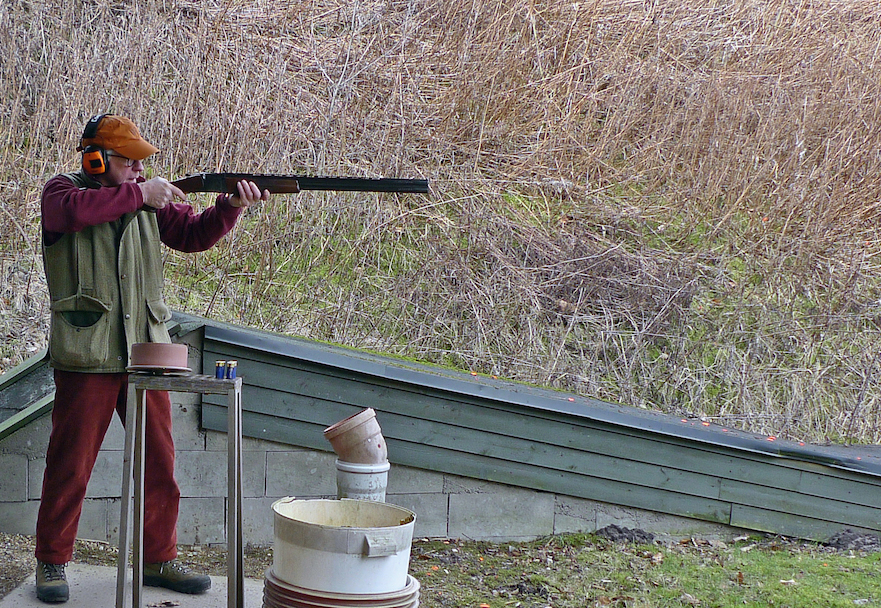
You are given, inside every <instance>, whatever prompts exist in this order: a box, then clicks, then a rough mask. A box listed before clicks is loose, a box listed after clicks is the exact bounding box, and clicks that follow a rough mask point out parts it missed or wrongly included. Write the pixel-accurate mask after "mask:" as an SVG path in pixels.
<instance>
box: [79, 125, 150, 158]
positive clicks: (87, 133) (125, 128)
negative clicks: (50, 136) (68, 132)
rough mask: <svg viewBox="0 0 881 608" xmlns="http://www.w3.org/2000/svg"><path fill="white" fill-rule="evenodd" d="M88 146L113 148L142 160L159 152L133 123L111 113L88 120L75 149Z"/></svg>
mask: <svg viewBox="0 0 881 608" xmlns="http://www.w3.org/2000/svg"><path fill="white" fill-rule="evenodd" d="M88 146H98V147H99V148H103V149H105V150H113V151H114V152H116V153H117V154H121V155H122V156H125V157H126V158H130V159H132V160H144V159H145V158H147V157H148V156H151V155H153V154H156V153H157V152H159V148H157V147H155V146H153V145H152V144H150V143H148V142H147V141H146V140H145V139H144V138H143V137H141V133H140V132H139V131H138V127H136V126H135V123H133V122H132V121H131V120H129V119H128V118H126V117H124V116H115V115H113V114H99V115H98V116H93V117H92V118H91V119H90V120H89V122H88V123H87V124H86V128H85V130H84V131H83V139H82V142H81V143H80V145H79V146H78V147H77V150H78V151H82V150H84V149H85V148H87V147H88Z"/></svg>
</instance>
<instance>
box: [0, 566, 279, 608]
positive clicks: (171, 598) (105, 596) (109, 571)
mask: <svg viewBox="0 0 881 608" xmlns="http://www.w3.org/2000/svg"><path fill="white" fill-rule="evenodd" d="M66 572H67V581H68V584H69V585H70V600H69V601H68V602H67V603H64V604H44V603H43V602H41V601H40V600H38V599H37V590H36V587H35V582H34V581H35V576H34V575H33V574H32V575H31V576H30V578H28V579H27V580H26V581H25V582H24V583H23V584H22V585H21V586H20V587H18V588H17V589H16V590H15V591H13V592H12V593H10V594H9V595H7V596H6V597H4V598H3V599H0V608H32V607H34V608H35V607H39V608H46V607H47V606H53V605H54V606H63V607H64V608H113V606H115V605H116V568H115V567H114V568H110V567H107V566H89V565H85V564H70V565H68V566H67V570H66ZM226 588H227V587H226V577H221V576H212V577H211V589H209V590H208V592H207V593H205V594H204V595H186V594H184V593H175V592H174V591H168V590H167V589H160V588H156V587H144V595H143V598H144V608H160V607H161V608H166V607H178V606H179V607H180V608H224V607H226V606H227V605H228V603H227V596H226ZM127 605H128V606H131V588H129V596H128V601H127ZM262 605H263V580H262V579H261V580H255V579H247V578H246V579H245V605H244V607H243V608H260V607H261V606H262Z"/></svg>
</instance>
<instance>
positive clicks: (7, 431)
mask: <svg viewBox="0 0 881 608" xmlns="http://www.w3.org/2000/svg"><path fill="white" fill-rule="evenodd" d="M54 404H55V391H52V394H51V395H47V396H46V397H43V398H42V399H40V400H39V401H36V402H34V403H32V404H31V405H29V406H28V407H27V408H25V409H23V410H21V411H20V412H18V413H17V414H14V415H13V416H10V417H9V418H7V419H6V420H4V421H3V422H2V423H0V440H3V439H4V438H6V437H8V436H9V435H12V434H13V433H14V432H16V431H17V430H19V429H21V428H23V427H25V426H27V425H28V424H30V423H31V422H33V421H34V420H36V419H38V418H41V417H43V416H45V415H46V414H48V413H50V412H51V411H52V406H53V405H54Z"/></svg>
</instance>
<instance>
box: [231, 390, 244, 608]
mask: <svg viewBox="0 0 881 608" xmlns="http://www.w3.org/2000/svg"><path fill="white" fill-rule="evenodd" d="M227 399H228V402H227V409H228V415H227V449H228V457H229V471H228V473H227V484H228V490H227V496H228V503H229V504H228V509H229V510H228V512H227V514H226V517H227V525H226V536H227V547H228V557H227V571H228V577H227V579H228V585H229V588H228V590H227V594H228V595H227V604H228V606H229V608H242V607H243V606H244V605H245V564H244V553H243V547H242V394H241V391H240V390H238V388H236V389H235V390H230V391H229V393H228V397H227Z"/></svg>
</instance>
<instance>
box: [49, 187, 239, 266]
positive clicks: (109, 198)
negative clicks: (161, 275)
mask: <svg viewBox="0 0 881 608" xmlns="http://www.w3.org/2000/svg"><path fill="white" fill-rule="evenodd" d="M41 206H42V224H43V242H44V244H46V245H51V244H53V243H55V242H56V241H58V240H59V239H60V238H61V237H62V235H64V234H67V233H72V232H79V231H80V230H82V229H84V228H86V227H87V226H98V225H100V224H104V223H106V222H112V221H115V220H117V219H119V218H120V217H122V216H123V215H125V214H126V213H132V212H135V211H137V210H138V209H141V208H145V209H147V207H145V205H144V197H143V196H142V194H141V189H140V188H139V187H138V186H137V184H130V183H126V184H122V185H121V186H116V187H112V188H108V187H102V188H86V189H80V188H78V187H77V186H76V185H75V184H74V183H73V182H72V181H70V179H68V178H67V177H65V176H64V175H56V176H55V177H53V178H52V179H51V180H49V181H48V182H47V183H46V186H45V187H44V188H43V196H42V202H41ZM241 211H242V210H241V209H240V208H238V207H233V206H232V205H230V204H229V202H228V197H227V196H226V195H224V194H222V195H220V196H218V197H217V201H216V202H215V204H214V206H213V207H208V208H207V209H205V210H204V211H202V212H201V213H196V212H195V210H194V209H193V207H192V206H190V205H188V204H184V203H171V204H169V205H167V206H166V207H165V208H163V209H159V210H156V220H157V222H158V223H159V234H160V237H161V239H162V242H163V243H165V244H166V245H167V246H168V247H171V248H172V249H177V250H178V251H184V252H194V251H205V250H206V249H210V248H211V247H213V246H214V244H215V243H217V241H219V240H220V239H221V238H222V237H223V235H225V234H226V233H227V232H229V231H230V230H231V229H232V227H233V226H234V225H235V223H236V220H237V219H238V217H239V214H240V213H241Z"/></svg>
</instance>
